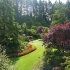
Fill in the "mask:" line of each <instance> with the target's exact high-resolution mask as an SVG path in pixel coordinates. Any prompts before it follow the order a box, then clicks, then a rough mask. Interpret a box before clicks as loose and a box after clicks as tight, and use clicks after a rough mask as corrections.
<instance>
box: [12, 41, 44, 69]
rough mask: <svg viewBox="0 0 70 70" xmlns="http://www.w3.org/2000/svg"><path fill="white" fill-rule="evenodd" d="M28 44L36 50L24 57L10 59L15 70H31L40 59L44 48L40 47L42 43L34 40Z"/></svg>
mask: <svg viewBox="0 0 70 70" xmlns="http://www.w3.org/2000/svg"><path fill="white" fill-rule="evenodd" d="M30 44H32V45H33V46H35V47H36V48H37V49H36V50H35V51H33V52H31V53H29V54H27V55H25V56H21V57H14V58H11V60H12V61H13V63H14V65H15V67H16V68H17V70H31V68H32V67H33V66H34V65H35V64H36V63H37V62H38V61H39V59H40V58H41V57H42V53H43V51H44V50H45V49H44V47H42V41H40V40H35V41H33V42H30Z"/></svg>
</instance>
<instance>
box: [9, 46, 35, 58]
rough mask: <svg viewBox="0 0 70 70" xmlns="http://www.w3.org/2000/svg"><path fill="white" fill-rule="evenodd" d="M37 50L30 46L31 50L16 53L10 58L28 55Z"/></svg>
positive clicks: (11, 54) (10, 54) (10, 55)
mask: <svg viewBox="0 0 70 70" xmlns="http://www.w3.org/2000/svg"><path fill="white" fill-rule="evenodd" d="M34 50H36V48H35V47H33V46H32V45H29V48H27V49H25V50H22V51H20V52H15V53H9V54H8V55H9V57H16V56H22V55H26V54H28V53H30V52H32V51H34Z"/></svg>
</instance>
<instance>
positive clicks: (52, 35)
mask: <svg viewBox="0 0 70 70" xmlns="http://www.w3.org/2000/svg"><path fill="white" fill-rule="evenodd" d="M45 39H46V40H45ZM43 40H44V41H45V42H51V43H52V44H54V45H56V46H57V47H60V46H61V48H65V49H70V47H69V45H70V22H68V23H65V24H64V25H62V24H57V25H51V26H50V29H49V32H48V33H47V34H46V36H45V37H43Z"/></svg>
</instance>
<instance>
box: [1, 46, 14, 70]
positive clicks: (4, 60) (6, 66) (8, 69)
mask: <svg viewBox="0 0 70 70" xmlns="http://www.w3.org/2000/svg"><path fill="white" fill-rule="evenodd" d="M0 70H15V67H14V65H13V64H12V62H11V61H10V60H9V59H8V57H7V56H6V54H5V50H2V49H1V46H0Z"/></svg>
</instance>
